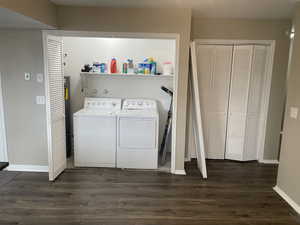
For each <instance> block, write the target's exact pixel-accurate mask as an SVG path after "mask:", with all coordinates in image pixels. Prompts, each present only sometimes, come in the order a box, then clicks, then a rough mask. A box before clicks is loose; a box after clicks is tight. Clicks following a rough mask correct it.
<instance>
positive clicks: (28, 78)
mask: <svg viewBox="0 0 300 225" xmlns="http://www.w3.org/2000/svg"><path fill="white" fill-rule="evenodd" d="M24 79H25V80H27V81H28V80H30V79H31V74H30V73H25V74H24Z"/></svg>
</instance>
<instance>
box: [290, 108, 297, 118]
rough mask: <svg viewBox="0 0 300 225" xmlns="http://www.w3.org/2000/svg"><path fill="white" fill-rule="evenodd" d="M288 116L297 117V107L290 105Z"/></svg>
mask: <svg viewBox="0 0 300 225" xmlns="http://www.w3.org/2000/svg"><path fill="white" fill-rule="evenodd" d="M290 117H291V118H293V119H297V118H298V108H297V107H291V108H290Z"/></svg>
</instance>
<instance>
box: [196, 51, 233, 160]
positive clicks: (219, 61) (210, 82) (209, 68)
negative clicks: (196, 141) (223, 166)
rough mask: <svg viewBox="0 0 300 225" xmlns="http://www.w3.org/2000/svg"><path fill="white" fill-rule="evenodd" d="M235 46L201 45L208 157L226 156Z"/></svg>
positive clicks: (205, 140) (198, 52)
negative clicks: (231, 74) (229, 98)
mask: <svg viewBox="0 0 300 225" xmlns="http://www.w3.org/2000/svg"><path fill="white" fill-rule="evenodd" d="M232 51H233V46H230V45H229V46H228V45H227V46H226V45H198V47H197V59H198V63H197V64H198V73H199V92H200V93H199V95H200V102H201V104H200V105H201V109H202V118H203V131H204V143H205V151H206V157H207V158H209V159H224V155H225V139H226V123H227V111H228V97H229V84H230V73H231V62H232V59H231V58H232Z"/></svg>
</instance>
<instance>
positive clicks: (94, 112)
mask: <svg viewBox="0 0 300 225" xmlns="http://www.w3.org/2000/svg"><path fill="white" fill-rule="evenodd" d="M116 115H117V111H115V110H113V111H112V110H93V109H82V110H80V111H78V112H76V113H74V116H113V117H115V116H116Z"/></svg>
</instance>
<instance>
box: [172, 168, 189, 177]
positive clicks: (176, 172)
mask: <svg viewBox="0 0 300 225" xmlns="http://www.w3.org/2000/svg"><path fill="white" fill-rule="evenodd" d="M173 174H176V175H183V176H185V175H186V172H185V170H184V169H183V170H174V172H173Z"/></svg>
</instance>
